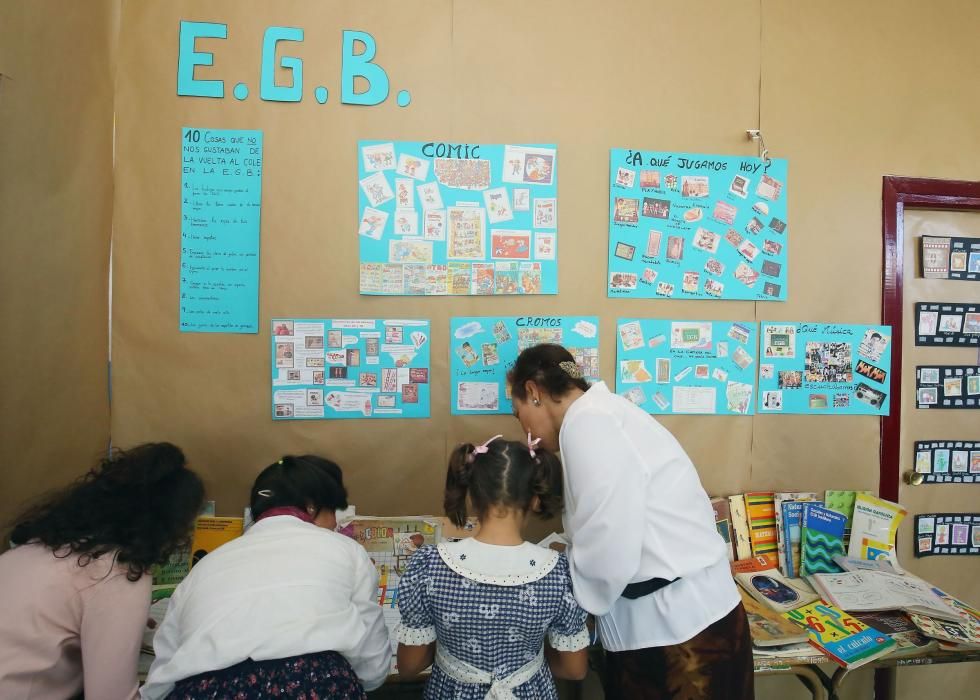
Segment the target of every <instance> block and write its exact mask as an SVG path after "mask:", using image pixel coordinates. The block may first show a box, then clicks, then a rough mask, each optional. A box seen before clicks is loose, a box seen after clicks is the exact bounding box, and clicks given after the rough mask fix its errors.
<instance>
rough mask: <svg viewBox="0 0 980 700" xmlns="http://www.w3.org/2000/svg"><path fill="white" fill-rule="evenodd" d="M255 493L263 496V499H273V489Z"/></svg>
mask: <svg viewBox="0 0 980 700" xmlns="http://www.w3.org/2000/svg"><path fill="white" fill-rule="evenodd" d="M255 493H257V494H258V495H260V496H262V498H272V490H271V489H260V490H259V491H256V492H255Z"/></svg>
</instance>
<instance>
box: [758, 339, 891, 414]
mask: <svg viewBox="0 0 980 700" xmlns="http://www.w3.org/2000/svg"><path fill="white" fill-rule="evenodd" d="M761 325H762V328H761V337H760V350H759V412H760V413H818V414H819V413H822V414H848V415H871V416H887V415H888V410H889V405H890V397H889V396H888V374H889V372H891V361H892V350H891V335H892V334H891V327H890V326H875V325H863V324H862V325H844V324H840V323H802V322H798V321H781V322H767V323H762V324H761Z"/></svg>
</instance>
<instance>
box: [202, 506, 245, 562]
mask: <svg viewBox="0 0 980 700" xmlns="http://www.w3.org/2000/svg"><path fill="white" fill-rule="evenodd" d="M243 525H244V521H243V520H242V519H241V518H215V517H211V516H207V517H201V518H198V519H197V524H196V525H195V526H194V539H193V541H192V543H191V567H193V566H194V565H195V564H196V563H197V562H199V561H200V560H201V558H202V557H204V556H205V555H207V554H209V553H210V552H213V551H214V550H216V549H217V548H218V547H220V546H221V545H223V544H225V543H226V542H231V541H232V540H233V539H235V538H236V537H238V536H240V535H241V534H242V529H243Z"/></svg>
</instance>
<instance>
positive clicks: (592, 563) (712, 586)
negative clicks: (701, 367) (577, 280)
mask: <svg viewBox="0 0 980 700" xmlns="http://www.w3.org/2000/svg"><path fill="white" fill-rule="evenodd" d="M558 441H559V445H560V448H561V456H562V462H563V464H564V467H565V514H564V517H563V520H564V526H565V532H566V535H567V536H568V537H569V538H570V539H571V542H572V546H571V548H570V549H569V554H568V561H569V567H570V571H571V575H572V587H573V591H574V593H575V597H576V598H577V599H578V601H579V603H580V604H581V606H582V607H583V608H585V609H586V610H588V611H589V612H591V613H593V614H594V615H596V617H597V620H598V625H599V635H600V638H601V639H602V644H603V646H604V647H605V648H606V649H608V650H610V651H626V650H629V649H643V648H647V647H654V646H668V645H671V644H680V643H682V642H685V641H687V640H689V639H691V638H692V637H694V636H695V635H697V634H698V633H699V632H701V631H702V630H704V629H705V628H706V627H708V626H709V625H711V624H712V623H714V622H717V621H718V620H720V619H721V618H722V617H724V616H725V615H727V614H728V613H729V612H731V610H732V609H733V608H734V607H735V606H736V605H737V604H738V603H739V601H740V597H739V593H738V589H737V588H736V586H735V582H734V580H733V579H732V575H731V571H730V569H729V565H728V557H727V555H726V552H725V542H724V540H723V539H722V538H721V536H720V535H719V534H718V531H717V530H716V529H715V520H714V513H713V511H712V509H711V502H710V500H709V499H708V495H707V494H706V493H705V491H704V488H703V487H702V486H701V482H700V480H699V479H698V474H697V471H695V469H694V465H693V464H692V463H691V460H690V458H689V457H688V456H687V454H686V453H685V452H684V450H683V449H682V448H681V446H680V444H679V443H678V442H677V440H676V439H675V438H674V436H673V435H671V434H670V433H669V432H668V431H667V429H666V428H664V427H663V426H662V425H660V423H658V422H657V421H656V420H654V419H653V417H651V416H650V415H648V414H647V413H646V412H644V411H643V410H642V409H640V408H639V407H637V406H635V405H634V404H633V403H631V402H630V401H628V400H627V399H625V398H623V397H621V396H618V395H616V394H613V393H612V392H610V391H609V389H608V388H607V387H606V384H605V382H598V383H597V384H594V385H592V387H590V388H589V390H588V391H587V392H586V393H585V394H584V395H583V396H581V397H580V398H579V399H577V400H576V401H575V402H574V403H572V405H571V406H569V408H568V411H567V412H566V414H565V418H564V420H563V422H562V427H561V432H560V433H559V436H558ZM677 577H680V580H679V581H675V582H674V583H672V584H670V585H669V586H666V587H665V588H662V589H661V590H659V591H656V592H655V593H652V594H650V595H647V596H643V597H642V598H637V599H635V600H629V599H627V598H622V597H621V595H622V592H623V589H624V588H625V587H626V585H627V584H629V583H636V582H640V581H646V580H648V579H651V578H665V579H674V578H677Z"/></svg>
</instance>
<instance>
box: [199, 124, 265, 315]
mask: <svg viewBox="0 0 980 700" xmlns="http://www.w3.org/2000/svg"><path fill="white" fill-rule="evenodd" d="M181 153H182V156H181V184H180V214H181V216H180V330H181V332H182V333H258V332H259V221H260V218H261V211H262V132H261V131H244V130H237V129H194V128H190V127H184V129H183V130H182V132H181Z"/></svg>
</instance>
